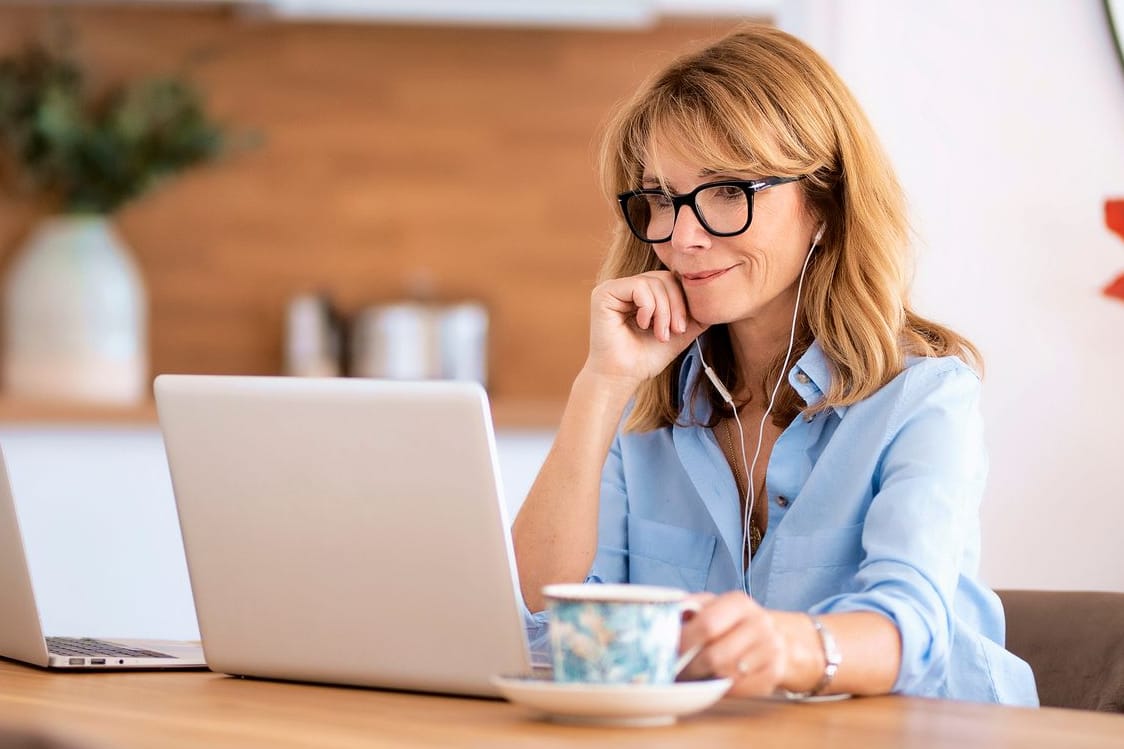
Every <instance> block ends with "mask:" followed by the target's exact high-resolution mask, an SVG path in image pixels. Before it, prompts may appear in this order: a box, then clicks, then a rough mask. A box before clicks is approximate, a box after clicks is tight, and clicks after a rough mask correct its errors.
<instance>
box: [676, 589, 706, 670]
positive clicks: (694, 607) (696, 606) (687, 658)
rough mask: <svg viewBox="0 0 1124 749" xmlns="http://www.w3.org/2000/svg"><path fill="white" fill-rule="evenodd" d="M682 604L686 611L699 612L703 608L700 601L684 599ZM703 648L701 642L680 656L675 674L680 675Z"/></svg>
mask: <svg viewBox="0 0 1124 749" xmlns="http://www.w3.org/2000/svg"><path fill="white" fill-rule="evenodd" d="M680 605H681V606H682V608H683V612H684V613H686V612H688V611H690V612H691V613H696V614H697V613H698V612H699V611H701V610H702V604H701V603H699V602H698V601H683V602H682V603H681V604H680ZM702 649H703V643H701V642H700V643H699V644H697V645H695V646H693V647H691V648H690V649H689V650H687V651H686V652H685V653H683V655H681V656H679V659H678V660H676V661H675V675H676V676H679V674H681V673H682V672H683V669H685V668H687V664H688V663H690V662H691V661H693V660H694V659H695V656H696V655H698V654H699V651H700V650H702Z"/></svg>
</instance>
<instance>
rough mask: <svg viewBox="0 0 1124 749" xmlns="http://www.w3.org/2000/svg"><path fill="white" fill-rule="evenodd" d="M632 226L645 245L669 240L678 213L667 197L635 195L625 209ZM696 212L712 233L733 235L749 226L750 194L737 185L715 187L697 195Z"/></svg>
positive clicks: (704, 225) (700, 191) (660, 195)
mask: <svg viewBox="0 0 1124 749" xmlns="http://www.w3.org/2000/svg"><path fill="white" fill-rule="evenodd" d="M625 210H626V212H627V214H628V223H629V224H630V225H631V227H632V228H633V229H634V230H635V231H636V233H637V234H638V235H639V236H641V237H642V239H643V241H645V242H661V241H667V239H669V238H670V237H671V232H672V230H673V229H674V228H675V218H676V211H675V207H674V205H673V204H672V201H671V198H670V197H668V196H667V195H663V194H659V193H657V194H647V193H645V194H641V195H632V196H630V197H629V198H628V201H627V203H626V206H625ZM695 211H696V212H697V214H698V217H699V219H700V220H701V221H702V224H703V227H704V228H705V229H706V230H707V231H709V232H711V233H712V234H733V233H736V232H740V231H742V230H743V229H745V228H746V226H747V224H748V223H749V212H750V203H749V196H748V193H747V192H746V191H745V190H744V189H742V188H740V187H736V186H733V185H715V186H714V187H707V188H704V189H702V190H699V191H698V193H696V195H695Z"/></svg>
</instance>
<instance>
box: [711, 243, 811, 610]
mask: <svg viewBox="0 0 1124 749" xmlns="http://www.w3.org/2000/svg"><path fill="white" fill-rule="evenodd" d="M822 235H823V227H821V228H820V230H819V231H818V232H817V233H816V237H815V239H813V240H812V246H811V247H810V248H809V249H808V254H807V255H806V256H805V257H804V266H803V267H802V268H801V269H800V280H799V282H798V283H797V284H796V305H795V306H794V307H793V308H792V325H791V327H790V328H789V332H788V351H787V352H785V355H784V363H783V364H781V374H780V377H778V378H777V382H776V384H775V385H774V386H773V392H772V393H771V394H770V395H769V405H768V407H766V409H765V415H764V416H762V417H761V423H760V424H759V425H758V428H757V448H756V449H755V450H754V452H753V463H752V464H750V463H749V461H748V460H747V459H746V452H745V432H744V431H743V429H742V420H741V419H740V418H739V417H738V409H737V406H735V405H734V400H733V398H732V397H731V395H730V393H729V391H728V390H726V388H725V386H724V385H722V381H721V380H719V379H718V375H716V374H715V373H714V370H713V369H711V367H710V365H709V364H707V363H706V360H705V359H704V358H703V353H702V347H701V346H700V345H699V339H698V338H696V339H695V348H696V349H697V350H698V352H699V361H700V362H702V365H703V371H704V372H705V373H706V376H707V378H708V379H710V381H711V383H713V384H714V386H715V388H716V389H717V390H718V393H719V395H721V396H722V399H723V400H724V401H726V403H727V404H728V405H729V406H730V407H731V409H733V412H734V423H735V424H737V425H738V442H739V444H740V445H741V456H742V467H743V468H744V469H745V476H746V485H747V488H746V495H745V517H744V518H742V542H741V554H740V556H742V557H743V558H744V559H745V560H746V562H745V564H744V565H743V564H742V562H741V560H738V567H739V569H740V570H741V577H742V591H743V592H744V593H745V594H746V595H749V568H750V557H751V551H750V548H749V522H750V520H751V519H752V517H753V505H754V503H755V501H756V499H757V492H756V489H755V487H754V485H753V484H754V481H753V472H754V471H756V470H757V459H758V458H759V457H760V456H761V442H762V440H763V438H764V436H765V422H766V421H767V420H768V418H769V414H771V413H772V411H773V404H774V403H775V402H776V398H777V393H778V392H779V391H780V387H781V383H782V382H784V379H785V376H786V375H787V373H788V362H789V359H791V358H792V348H793V346H794V345H795V343H796V320H797V318H798V315H799V312H800V296H801V293H802V292H803V289H804V274H805V273H806V272H807V270H808V261H809V260H811V259H812V252H813V251H814V250H815V249H816V245H817V244H819V241H820V237H821V236H822Z"/></svg>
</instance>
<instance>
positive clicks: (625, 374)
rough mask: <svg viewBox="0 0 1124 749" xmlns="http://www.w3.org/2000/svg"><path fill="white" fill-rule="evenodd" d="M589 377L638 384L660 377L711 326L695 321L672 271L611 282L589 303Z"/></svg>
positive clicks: (655, 272) (599, 290) (599, 287)
mask: <svg viewBox="0 0 1124 749" xmlns="http://www.w3.org/2000/svg"><path fill="white" fill-rule="evenodd" d="M590 307H591V309H590V333H589V358H588V359H587V360H586V365H585V368H586V370H587V371H588V372H590V373H591V374H596V375H600V376H604V377H611V378H613V379H616V380H618V381H633V384H634V385H639V384H640V383H641V382H643V381H644V380H648V379H651V378H652V377H655V376H656V375H657V374H659V373H660V372H662V371H663V370H664V368H665V367H667V365H668V364H670V363H671V362H672V361H673V360H674V359H675V357H676V356H678V355H679V353H680V352H682V351H683V349H685V348H687V346H689V345H690V344H691V342H692V341H694V340H695V339H696V338H697V337H698V336H699V334H701V333H702V332H703V331H704V330H706V328H707V326H706V325H703V324H702V323H700V322H698V321H696V320H694V319H693V318H692V317H691V313H690V310H688V309H687V300H686V298H685V297H684V296H683V289H682V288H681V287H680V285H679V282H678V281H677V280H676V279H675V276H673V275H672V274H671V273H670V272H669V271H665V270H659V271H649V272H647V273H641V274H640V275H637V276H628V277H626V278H613V279H610V280H608V281H605V282H603V283H601V284H599V285H598V286H597V288H595V289H594V290H593V296H592V299H591V303H590Z"/></svg>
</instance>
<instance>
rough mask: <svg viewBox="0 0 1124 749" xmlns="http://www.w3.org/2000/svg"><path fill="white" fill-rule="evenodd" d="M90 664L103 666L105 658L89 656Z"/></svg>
mask: <svg viewBox="0 0 1124 749" xmlns="http://www.w3.org/2000/svg"><path fill="white" fill-rule="evenodd" d="M90 665H91V666H104V665H105V658H91V659H90Z"/></svg>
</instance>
